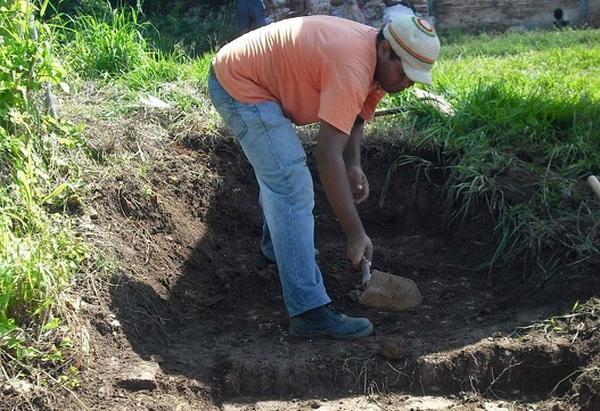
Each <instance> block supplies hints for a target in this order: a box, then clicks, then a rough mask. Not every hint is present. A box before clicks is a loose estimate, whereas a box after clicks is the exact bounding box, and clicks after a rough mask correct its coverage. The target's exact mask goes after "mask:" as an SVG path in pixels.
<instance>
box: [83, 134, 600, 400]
mask: <svg viewBox="0 0 600 411" xmlns="http://www.w3.org/2000/svg"><path fill="white" fill-rule="evenodd" d="M314 150H315V148H314V145H311V144H307V151H308V153H309V163H310V167H311V170H315V167H314ZM400 154H401V148H400V147H399V146H397V145H393V144H389V143H385V142H375V143H372V144H367V148H366V149H365V150H364V152H363V165H364V167H365V170H366V173H367V176H368V178H369V181H370V183H371V196H370V199H369V200H368V201H367V202H366V203H365V204H363V205H360V207H359V213H360V214H361V217H362V219H363V222H364V225H365V228H366V230H367V232H368V234H369V235H370V236H371V238H372V240H373V243H374V247H375V251H374V262H373V263H374V267H375V268H378V269H380V270H382V271H386V272H390V273H395V274H398V275H402V276H405V277H409V278H411V279H413V280H414V281H416V283H417V284H418V286H419V288H420V290H421V292H422V294H423V303H422V305H420V306H419V307H416V308H415V309H412V310H410V311H408V312H403V313H384V312H378V311H377V310H375V309H371V308H365V307H361V306H359V305H358V304H357V303H356V302H354V301H353V299H352V298H351V297H350V294H351V292H352V291H353V290H354V289H355V288H356V286H357V285H358V283H359V275H358V273H357V272H355V271H354V270H352V268H351V266H350V264H349V262H348V261H347V260H346V258H345V256H344V255H345V239H344V236H343V233H342V232H341V229H340V227H339V225H338V223H337V222H336V219H335V216H334V215H333V213H332V212H331V210H330V208H329V206H328V203H327V201H326V198H325V195H324V192H323V189H322V187H321V186H320V184H319V182H318V178H317V176H316V174H314V177H315V179H314V180H315V192H316V207H315V211H314V215H315V220H316V227H317V233H316V240H317V248H318V250H319V257H318V259H319V262H320V266H321V269H322V272H323V273H324V277H325V283H326V287H327V290H328V292H329V294H330V296H331V298H332V299H333V304H334V307H335V308H336V309H338V310H340V311H343V312H345V313H348V314H353V315H364V316H367V317H369V318H370V319H371V320H372V322H373V323H374V326H375V329H376V333H375V335H373V336H370V337H368V338H365V339H363V340H359V341H353V342H339V341H332V340H319V339H314V340H302V339H297V338H293V337H290V336H289V335H288V333H287V316H286V313H285V308H284V305H283V302H282V299H281V290H280V285H279V281H278V277H277V272H276V270H275V268H274V267H259V266H257V264H256V257H257V254H258V249H259V241H260V232H261V213H260V209H259V207H258V201H257V198H258V191H257V186H256V183H255V181H254V175H253V172H252V170H251V168H250V166H249V165H248V163H247V161H246V160H245V158H244V157H243V155H242V154H241V152H240V150H239V148H238V147H237V145H236V144H235V143H233V142H231V141H230V140H224V141H223V142H220V143H219V144H217V145H216V146H215V147H213V148H212V149H211V155H210V156H209V157H207V154H206V150H204V148H203V147H202V144H201V143H198V141H196V140H194V138H193V137H190V139H188V140H185V141H183V142H181V143H177V144H175V145H174V146H172V147H170V148H169V150H167V152H166V154H165V158H166V160H165V164H169V166H168V167H164V166H163V167H162V168H161V169H155V170H153V171H152V173H153V174H152V175H153V177H152V184H153V190H154V193H155V195H154V196H151V197H150V198H143V197H141V196H139V195H137V194H136V190H135V189H134V188H131V189H130V190H126V189H125V190H124V189H123V188H121V189H119V190H117V189H108V190H105V191H104V192H103V193H104V194H103V200H101V201H104V202H105V203H106V207H105V209H106V210H107V212H106V213H105V214H102V215H101V216H100V221H99V222H100V224H101V225H104V226H107V224H111V230H112V231H111V232H112V233H113V234H112V235H113V240H112V241H113V242H114V243H115V244H116V247H117V248H118V249H119V258H120V261H121V263H122V264H123V266H124V267H125V268H126V274H127V275H124V276H123V275H122V273H121V274H119V275H118V276H117V277H115V279H114V281H115V282H116V283H117V285H116V286H115V287H113V288H111V296H110V298H111V305H112V308H113V310H114V311H115V312H116V313H117V319H118V320H119V321H120V323H121V325H122V331H123V338H122V339H121V340H119V341H120V343H119V346H131V348H132V349H133V351H134V352H135V353H136V355H138V356H139V357H141V358H143V359H145V360H148V361H154V362H156V363H158V364H159V365H160V370H161V377H160V383H159V387H160V388H161V389H163V390H167V391H169V390H170V391H177V392H180V393H183V392H185V393H187V394H186V395H189V396H191V397H193V396H197V397H203V398H205V397H206V396H207V395H208V396H210V397H211V398H213V400H214V401H215V403H217V404H218V403H221V402H222V401H226V400H229V399H235V398H242V397H244V398H248V397H251V398H254V399H256V398H267V399H268V398H277V399H281V398H284V399H285V398H320V397H327V398H336V397H339V398H341V397H345V396H348V395H352V394H364V393H412V394H415V395H423V394H436V395H442V394H443V395H451V394H458V393H461V392H474V393H477V394H480V395H483V396H484V397H490V398H496V399H507V400H519V401H527V402H530V401H539V400H544V399H546V398H549V396H550V395H557V394H558V395H560V394H561V393H563V392H565V390H566V389H567V388H568V386H567V384H561V381H565V380H566V379H568V377H569V376H570V375H572V373H573V372H574V371H575V370H577V369H578V368H579V367H581V366H582V365H584V364H585V363H586V361H588V360H589V358H588V352H589V350H586V349H582V348H581V347H577V346H576V345H574V344H572V343H571V341H570V340H568V339H566V338H565V339H564V340H560V339H559V340H556V339H555V340H552V342H550V341H548V340H547V339H546V338H545V337H544V334H543V333H538V334H536V333H533V334H528V335H527V336H526V337H519V336H518V335H517V336H515V335H512V333H513V332H514V331H515V330H516V329H517V328H518V327H522V326H527V325H529V324H531V323H532V322H534V321H537V320H541V319H544V318H547V317H548V316H549V315H551V314H556V313H564V312H566V311H568V309H569V308H570V307H571V306H572V304H573V302H574V301H575V300H577V299H579V300H584V299H585V298H589V297H591V296H592V295H593V294H594V290H595V289H597V287H595V286H594V287H589V285H587V284H586V283H585V281H583V280H582V281H581V282H580V283H578V282H576V281H574V282H572V283H571V284H570V287H569V289H568V290H566V291H565V290H564V289H563V287H562V285H561V284H560V283H553V282H549V283H548V284H545V287H544V288H542V289H540V288H539V287H538V288H536V287H535V284H537V283H536V278H535V275H534V274H532V273H523V272H521V271H512V269H511V268H508V269H504V270H500V269H494V270H491V271H488V270H487V269H484V270H483V271H477V270H475V269H474V267H476V266H477V265H478V264H480V263H481V262H483V261H485V260H486V259H487V258H489V257H490V256H491V253H492V252H493V250H492V247H493V242H492V240H491V234H492V230H491V229H490V225H489V224H485V223H484V222H481V221H479V222H474V221H473V222H469V221H467V222H465V223H464V224H462V225H457V224H455V225H454V226H452V228H451V229H448V228H447V227H448V224H447V223H448V215H449V211H450V210H448V209H445V208H444V207H443V206H442V205H441V202H440V196H441V190H442V186H443V184H444V176H443V175H442V174H441V173H429V174H428V173H425V172H424V171H423V170H422V169H420V168H418V167H414V166H411V165H406V166H402V167H400V168H398V169H396V171H395V172H394V174H393V177H392V180H391V183H390V184H389V185H388V187H387V192H386V195H385V197H384V198H383V199H382V197H381V193H382V190H383V189H384V186H385V184H386V177H387V175H388V171H389V169H390V166H391V164H392V162H393V161H394V160H395V159H396V158H397V157H398V155H400ZM199 164H202V166H203V167H204V169H205V170H208V171H209V173H208V174H207V173H206V172H204V174H202V173H199V172H196V173H195V174H193V173H192V171H193V170H199V168H198V167H199ZM192 174H193V176H192ZM200 174H202V175H201V176H200V177H199V175H200ZM211 176H212V177H211ZM214 176H218V177H214ZM211 182H212V183H211ZM121 187H124V186H123V185H121ZM125 187H126V185H125ZM140 233H142V234H140ZM99 324H100V325H98V324H94V325H95V326H96V329H97V330H98V331H99V332H100V334H102V335H104V336H107V335H109V336H110V333H107V332H104V333H103V332H102V331H101V329H102V321H99ZM106 338H108V337H106ZM108 350H109V348H107V356H110V353H109V352H108ZM100 366H102V365H99V367H100ZM170 391H169V392H170Z"/></svg>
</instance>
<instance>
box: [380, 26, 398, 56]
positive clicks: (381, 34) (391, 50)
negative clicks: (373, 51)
mask: <svg viewBox="0 0 600 411" xmlns="http://www.w3.org/2000/svg"><path fill="white" fill-rule="evenodd" d="M383 40H386V38H385V36H384V35H383V29H381V30H379V33H377V40H376V43H375V45H376V46H378V45H379V43H381V42H382V41H383ZM399 58H400V57H398V55H397V54H396V52H395V51H394V49H393V48H391V47H390V60H398V59H399Z"/></svg>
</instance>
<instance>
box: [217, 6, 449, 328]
mask: <svg viewBox="0 0 600 411" xmlns="http://www.w3.org/2000/svg"><path fill="white" fill-rule="evenodd" d="M439 51H440V42H439V39H438V36H437V34H436V32H435V30H434V29H433V27H432V26H431V25H430V24H429V23H427V21H425V20H423V19H422V18H420V17H417V16H410V15H400V16H398V17H397V18H396V19H395V20H393V21H392V22H391V23H389V24H387V25H386V26H385V27H384V28H383V29H381V30H379V29H376V28H374V27H370V26H367V25H364V24H360V23H357V22H355V21H350V20H344V19H340V18H337V17H332V16H308V17H296V18H291V19H286V20H281V21H279V22H277V23H273V24H270V25H268V26H266V27H264V28H262V29H260V30H256V31H253V32H251V33H248V34H247V35H245V36H242V37H238V38H237V39H236V40H234V41H232V42H231V43H229V44H227V45H226V46H224V47H223V48H222V49H221V50H219V52H218V53H217V54H216V55H215V58H214V59H213V62H212V66H211V71H210V74H209V77H208V90H209V95H210V99H211V101H212V103H213V104H214V106H215V108H216V109H217V111H218V112H219V114H220V115H221V117H222V118H223V120H224V122H225V124H227V125H228V126H229V127H230V128H231V129H232V131H233V133H234V135H235V137H236V139H237V140H238V141H239V143H240V145H241V146H242V149H243V151H244V154H245V155H246V157H247V158H248V160H249V162H250V164H251V165H252V167H253V168H254V173H255V176H256V179H257V181H258V186H259V190H260V196H259V197H260V200H259V203H260V205H261V207H262V211H263V216H264V224H263V235H262V245H261V252H262V254H263V256H264V258H267V259H269V260H271V261H272V262H274V263H276V264H277V268H278V271H279V280H280V282H281V286H282V291H283V301H284V303H285V306H286V309H287V312H288V315H289V316H290V317H291V318H290V327H289V332H290V335H294V336H301V337H313V336H314V337H316V336H320V337H331V338H337V339H352V338H360V337H365V336H367V335H369V334H370V333H371V332H372V331H373V325H372V324H371V322H370V321H369V320H368V319H367V318H357V317H349V316H346V315H344V314H339V313H337V312H335V311H333V310H331V309H330V308H329V303H330V302H331V299H330V298H329V296H328V295H327V291H326V290H325V285H324V283H323V276H322V274H321V271H320V269H319V266H318V264H317V262H316V259H315V221H314V217H313V207H314V191H313V180H312V177H311V173H310V170H309V169H308V165H307V159H306V153H305V152H304V148H303V147H302V143H301V142H300V139H299V138H298V135H297V134H296V129H295V128H294V124H297V125H304V124H311V123H319V133H318V136H317V138H316V140H317V141H316V142H317V148H316V157H317V163H318V164H317V165H318V173H319V177H320V180H321V183H322V185H323V187H324V189H325V192H326V194H327V198H328V199H329V203H330V205H331V207H332V209H333V211H334V213H335V215H336V216H337V218H338V220H339V222H340V225H341V227H342V229H343V231H344V233H345V234H346V256H347V257H348V259H349V260H350V261H351V263H352V265H353V266H354V267H355V268H357V267H358V266H359V264H360V262H361V261H362V259H363V258H366V259H368V260H371V258H372V256H373V244H372V242H371V239H370V238H369V236H368V235H367V233H366V231H365V229H364V227H363V225H362V222H361V220H360V217H359V215H358V212H357V210H356V205H355V204H358V203H361V202H363V201H364V200H365V199H366V198H367V197H368V195H369V183H368V180H367V177H366V175H365V173H364V171H363V168H362V163H361V158H360V157H361V155H360V153H361V150H360V147H361V140H362V134H363V124H364V122H365V121H369V120H372V119H373V115H374V112H375V108H376V107H377V104H378V103H379V101H380V100H381V99H382V98H383V97H384V96H385V94H386V93H397V92H399V91H402V90H404V89H407V88H409V87H411V86H412V85H413V84H414V82H421V83H426V84H431V81H432V79H431V69H432V67H433V64H434V62H435V60H436V59H437V57H438V55H439Z"/></svg>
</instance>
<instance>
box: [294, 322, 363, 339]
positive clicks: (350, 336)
mask: <svg viewBox="0 0 600 411" xmlns="http://www.w3.org/2000/svg"><path fill="white" fill-rule="evenodd" d="M372 332H373V324H369V326H368V327H367V328H365V329H364V330H361V331H359V332H357V333H354V334H347V335H338V334H330V333H326V332H321V331H307V330H299V329H297V328H295V327H292V326H290V328H289V334H290V335H291V336H293V337H327V338H332V339H334V340H354V339H357V338H363V337H366V336H368V335H371V333H372Z"/></svg>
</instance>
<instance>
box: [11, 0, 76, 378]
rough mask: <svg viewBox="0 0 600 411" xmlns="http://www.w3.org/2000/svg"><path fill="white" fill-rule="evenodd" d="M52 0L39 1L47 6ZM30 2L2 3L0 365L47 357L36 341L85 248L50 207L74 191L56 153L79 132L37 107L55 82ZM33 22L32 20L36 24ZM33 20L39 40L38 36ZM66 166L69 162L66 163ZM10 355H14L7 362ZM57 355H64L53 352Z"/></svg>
mask: <svg viewBox="0 0 600 411" xmlns="http://www.w3.org/2000/svg"><path fill="white" fill-rule="evenodd" d="M46 5H47V4H46V3H44V4H42V9H43V8H44V7H45V6H46ZM35 13H36V9H35V8H34V7H33V6H32V5H31V4H30V3H29V2H26V1H12V2H9V3H8V4H6V5H5V6H4V7H2V8H0V35H1V37H0V38H2V40H3V41H2V42H0V56H1V57H2V59H3V62H4V64H3V65H2V66H0V85H1V90H2V91H1V94H0V115H1V117H0V182H1V183H2V185H1V188H0V368H2V371H3V375H6V373H7V371H6V370H5V369H4V367H5V366H6V364H11V363H12V360H17V361H18V362H19V363H21V364H22V363H30V362H40V361H41V362H44V361H46V360H45V359H47V358H49V357H48V356H46V354H45V353H44V352H43V350H38V349H37V348H36V344H37V341H38V337H39V335H40V333H41V331H43V330H48V329H50V328H53V327H56V325H57V324H58V323H59V319H58V317H57V312H58V311H59V310H57V307H58V306H60V299H59V294H60V293H61V292H62V291H63V290H64V287H65V285H66V284H67V283H68V281H69V279H70V278H71V277H72V275H73V274H75V273H76V272H78V270H79V268H80V266H81V264H82V261H83V259H84V258H85V249H84V247H83V246H82V245H81V243H80V242H79V241H78V240H77V239H76V238H75V237H74V234H73V233H72V231H71V230H70V228H69V224H68V221H67V219H66V218H63V217H60V215H59V214H52V213H50V212H49V209H50V205H52V206H56V205H60V204H61V203H62V199H65V198H67V197H68V195H69V191H70V188H71V187H72V182H71V181H65V178H64V177H62V176H61V175H62V174H63V172H64V170H63V172H60V171H59V170H57V168H58V166H57V162H58V161H57V154H59V152H61V151H64V150H65V149H71V148H74V147H75V146H76V145H77V144H79V142H78V136H77V134H76V131H75V130H74V129H73V128H72V127H70V126H69V125H66V124H62V123H61V122H59V121H56V120H54V119H52V118H51V117H49V116H47V115H45V114H44V113H43V112H39V111H38V101H37V98H36V96H37V95H36V91H37V90H39V89H40V88H41V87H42V83H43V82H52V83H57V82H59V81H60V80H61V75H62V73H63V71H62V68H61V67H60V65H59V64H58V63H57V60H56V59H55V58H54V57H53V56H52V53H51V49H50V47H49V45H50V40H51V37H50V33H51V32H50V29H49V28H48V26H46V25H44V24H39V23H35V22H34V15H35ZM34 24H35V26H34ZM34 27H35V29H36V31H37V33H38V35H39V40H38V41H35V40H33V38H34V37H35V36H33V30H34ZM62 167H63V169H64V167H65V165H64V164H63V165H62ZM7 358H8V360H9V361H5V360H6V359H7ZM52 358H53V361H54V360H59V359H60V358H59V357H57V356H56V355H54V356H52Z"/></svg>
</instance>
